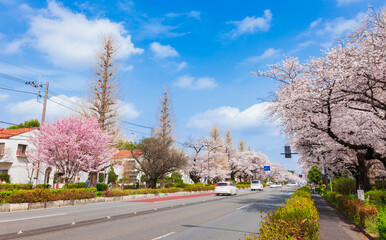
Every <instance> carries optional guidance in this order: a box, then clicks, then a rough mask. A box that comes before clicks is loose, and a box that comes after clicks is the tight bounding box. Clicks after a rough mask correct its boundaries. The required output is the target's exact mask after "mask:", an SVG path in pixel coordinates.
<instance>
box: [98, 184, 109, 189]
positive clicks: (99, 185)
mask: <svg viewBox="0 0 386 240" xmlns="http://www.w3.org/2000/svg"><path fill="white" fill-rule="evenodd" d="M108 188H109V185H107V184H106V183H97V191H106V190H107V189H108Z"/></svg>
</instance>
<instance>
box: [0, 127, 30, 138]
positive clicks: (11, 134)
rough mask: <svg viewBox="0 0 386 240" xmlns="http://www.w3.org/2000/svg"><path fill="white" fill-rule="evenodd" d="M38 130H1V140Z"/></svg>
mask: <svg viewBox="0 0 386 240" xmlns="http://www.w3.org/2000/svg"><path fill="white" fill-rule="evenodd" d="M35 129H36V128H19V129H4V128H0V139H8V138H11V137H14V136H17V135H19V134H22V133H26V132H29V131H33V130H35Z"/></svg>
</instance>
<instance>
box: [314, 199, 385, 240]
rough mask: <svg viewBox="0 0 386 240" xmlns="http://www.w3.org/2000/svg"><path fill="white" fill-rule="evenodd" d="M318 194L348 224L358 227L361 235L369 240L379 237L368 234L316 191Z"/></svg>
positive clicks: (377, 239)
mask: <svg viewBox="0 0 386 240" xmlns="http://www.w3.org/2000/svg"><path fill="white" fill-rule="evenodd" d="M317 194H319V196H321V197H322V198H323V199H324V200H325V201H326V202H327V203H328V205H329V206H330V207H332V208H333V209H334V210H335V211H337V212H338V213H339V215H341V216H342V217H343V218H344V219H345V220H347V221H348V222H349V223H350V224H352V225H354V226H355V227H356V228H358V229H359V231H361V233H363V235H365V236H366V237H367V239H369V240H379V238H374V237H373V236H371V235H370V234H368V233H367V232H366V230H364V229H363V228H362V227H361V226H359V225H358V224H356V223H355V222H354V221H353V220H352V219H351V218H350V217H349V216H347V215H346V214H345V213H344V212H343V211H342V210H340V209H339V208H337V207H335V206H334V204H332V203H331V202H330V201H329V200H328V199H326V198H325V197H323V195H322V194H320V193H317Z"/></svg>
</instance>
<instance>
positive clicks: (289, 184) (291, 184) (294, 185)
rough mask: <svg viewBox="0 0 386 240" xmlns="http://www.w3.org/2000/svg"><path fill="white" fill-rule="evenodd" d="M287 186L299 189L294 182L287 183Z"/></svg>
mask: <svg viewBox="0 0 386 240" xmlns="http://www.w3.org/2000/svg"><path fill="white" fill-rule="evenodd" d="M287 186H288V187H292V188H296V187H299V185H298V183H297V182H295V181H292V182H290V183H288V184H287Z"/></svg>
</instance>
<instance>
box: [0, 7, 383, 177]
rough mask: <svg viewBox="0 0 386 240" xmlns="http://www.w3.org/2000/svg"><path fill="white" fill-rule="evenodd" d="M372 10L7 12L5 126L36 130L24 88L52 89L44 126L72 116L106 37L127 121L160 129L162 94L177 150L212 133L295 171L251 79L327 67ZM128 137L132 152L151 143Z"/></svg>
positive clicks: (139, 131) (0, 75) (37, 111)
mask: <svg viewBox="0 0 386 240" xmlns="http://www.w3.org/2000/svg"><path fill="white" fill-rule="evenodd" d="M161 2H162V3H161ZM369 4H371V6H372V7H373V8H374V9H379V8H380V7H382V6H384V5H385V1H369V0H367V1H362V0H313V1H309V0H305V1H302V0H297V1H284V0H282V1H230V0H229V1H224V0H223V1H216V0H213V1H199V0H197V1H166V0H165V1H155V0H154V1H128V0H122V1H107V0H100V1H70V0H67V1H59V0H57V1H47V2H46V1H37V0H36V1H23V0H0V14H1V16H2V17H1V19H0V47H1V49H2V51H0V111H1V113H2V114H0V116H1V117H0V121H2V122H8V123H20V122H23V121H25V120H28V119H32V118H38V119H40V118H41V111H42V104H41V99H40V100H39V101H40V102H38V101H37V98H36V96H34V95H33V94H28V93H24V92H34V91H35V92H36V91H37V89H35V88H33V87H31V86H28V85H25V84H24V83H23V82H24V81H39V79H40V81H41V82H43V83H44V82H47V81H49V83H50V94H49V96H50V100H51V101H49V103H48V109H47V117H46V118H47V120H48V121H52V120H54V119H56V118H59V117H64V116H68V115H70V114H73V113H74V112H73V111H72V110H71V109H74V108H75V106H76V103H77V102H79V101H80V100H81V99H82V98H84V97H85V94H86V93H87V90H88V89H87V82H88V81H89V80H90V78H91V76H92V75H91V70H90V66H91V65H92V63H93V59H94V58H93V55H94V53H95V50H96V49H97V47H98V43H99V41H100V37H101V35H102V34H108V33H112V34H114V35H115V36H116V39H117V40H118V42H119V44H120V51H119V54H120V55H119V65H120V74H119V82H120V86H121V101H122V102H121V105H122V108H121V110H120V112H121V117H122V120H125V121H127V122H130V123H135V124H139V125H144V126H149V127H152V126H154V125H155V124H156V115H157V113H158V108H159V99H160V96H161V93H162V89H163V87H164V86H167V87H168V88H169V91H170V94H171V97H172V103H173V112H174V117H175V123H176V131H175V133H176V136H177V138H178V141H179V142H185V141H186V140H187V139H188V137H189V136H191V137H193V138H196V137H201V136H206V135H208V132H209V129H210V128H211V127H212V126H213V125H217V126H218V127H219V128H220V129H221V131H222V132H223V133H224V132H225V130H226V129H230V130H231V131H232V134H233V136H234V141H235V143H237V142H238V141H239V140H240V139H242V140H244V141H245V142H246V144H247V145H249V146H251V148H252V149H254V150H255V151H261V152H262V153H264V154H266V155H267V156H268V157H269V159H270V160H271V161H273V162H277V163H280V164H282V165H283V166H285V167H287V168H288V169H295V170H299V169H298V166H297V158H296V157H295V158H292V159H285V158H284V157H283V156H282V155H280V153H281V152H283V146H284V144H285V143H286V142H285V136H282V135H281V134H280V129H279V128H278V127H276V125H275V123H274V122H273V121H272V120H270V119H267V118H266V117H265V113H266V111H265V107H266V105H267V103H266V101H268V100H269V99H270V97H271V96H272V93H273V92H274V91H275V89H276V87H277V84H276V83H275V82H273V81H271V80H269V79H261V78H257V77H255V76H253V75H252V74H251V72H253V71H255V70H256V68H259V69H264V68H265V66H266V65H267V64H273V63H275V62H278V61H280V60H282V59H283V58H284V56H295V57H299V59H301V60H305V59H307V58H309V57H310V56H321V51H320V50H321V49H325V48H328V47H330V46H331V45H332V44H333V43H334V41H335V40H336V38H337V37H338V36H340V35H342V34H344V33H345V32H347V31H350V30H352V29H354V28H356V27H358V26H359V23H360V22H361V21H362V20H363V18H364V16H365V14H366V13H367V11H368V5H369ZM4 74H5V75H4ZM15 78H16V79H15ZM4 88H6V89H12V90H17V91H23V92H15V91H10V90H6V89H4ZM41 94H42V93H41ZM58 103H59V104H58ZM63 105H64V106H65V107H63ZM0 127H8V125H7V124H6V123H0ZM122 127H123V133H124V134H126V135H130V134H131V133H135V137H136V139H137V140H138V139H140V138H142V137H147V136H148V134H149V133H150V131H149V129H147V128H141V127H137V126H134V125H129V124H127V123H122Z"/></svg>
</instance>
